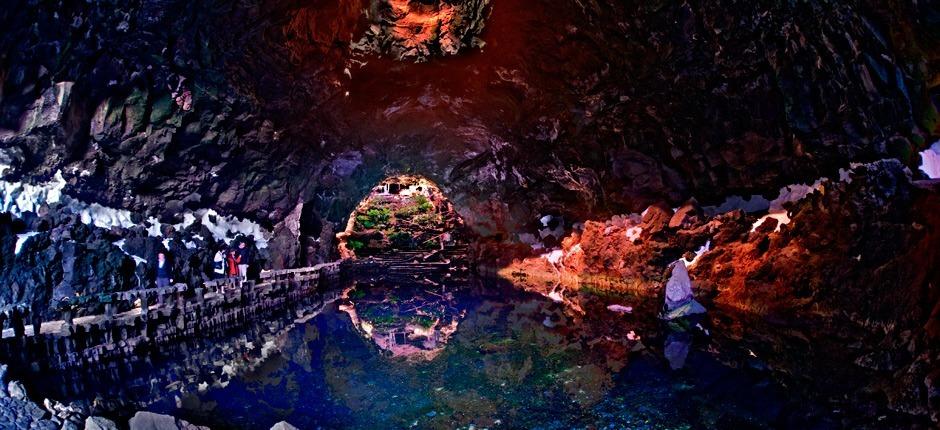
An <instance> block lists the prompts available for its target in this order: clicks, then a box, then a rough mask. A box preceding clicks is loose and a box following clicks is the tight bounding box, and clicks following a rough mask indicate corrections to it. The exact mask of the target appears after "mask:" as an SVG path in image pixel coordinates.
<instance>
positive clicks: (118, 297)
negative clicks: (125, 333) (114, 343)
mask: <svg viewBox="0 0 940 430" xmlns="http://www.w3.org/2000/svg"><path fill="white" fill-rule="evenodd" d="M339 266H340V262H339V261H335V262H331V263H321V264H317V265H315V266H311V267H301V268H295V269H282V270H272V271H263V272H262V274H261V282H260V283H258V284H254V283H253V282H249V283H247V285H248V286H249V288H250V289H251V290H253V289H259V288H263V287H268V286H271V285H272V284H273V283H275V282H277V281H279V280H282V281H283V280H289V279H279V278H290V279H296V280H298V281H306V280H310V279H307V278H306V277H305V276H304V275H308V276H309V275H317V277H315V278H313V279H312V280H317V279H318V278H319V276H318V275H319V274H320V273H321V272H326V273H327V274H329V273H332V272H334V271H335V270H336V269H338V268H339ZM298 275H299V277H298ZM244 285H245V284H241V283H240V280H239V279H238V278H223V279H217V280H210V281H205V282H202V283H201V284H200V285H199V286H198V287H195V288H192V289H191V288H190V286H189V285H187V284H185V283H177V284H174V285H171V286H168V287H155V288H145V289H136V290H126V291H115V292H111V293H101V294H97V295H89V296H82V297H81V299H79V300H77V301H73V300H70V299H66V300H63V301H61V302H60V303H59V307H58V308H59V311H60V312H61V313H62V317H63V318H62V319H61V320H49V321H44V320H43V321H37V320H36V319H35V318H28V317H29V316H32V315H30V309H28V307H21V306H12V307H9V308H8V309H4V310H2V311H0V338H2V337H3V335H2V333H3V327H4V325H5V324H4V322H5V321H7V320H9V321H10V323H9V328H8V330H10V329H12V330H13V332H14V336H20V335H22V336H25V335H26V333H27V332H26V330H25V326H27V325H32V326H34V327H35V324H36V323H39V324H40V327H42V324H45V323H49V324H51V325H58V326H61V325H63V324H65V325H71V324H72V323H73V321H74V318H73V315H74V312H75V310H76V309H77V307H78V306H79V305H87V304H89V303H91V302H92V300H95V301H96V302H97V303H96V304H103V305H105V313H104V314H95V315H86V316H83V317H81V318H80V319H82V320H88V321H93V320H99V319H107V318H113V317H114V316H115V315H114V314H115V311H116V306H115V305H116V302H120V301H125V302H132V301H134V300H136V299H144V300H143V301H142V302H141V303H142V304H143V303H146V304H147V307H146V308H143V307H141V308H140V309H141V313H142V314H147V313H149V312H150V311H151V309H150V298H151V297H154V296H156V297H157V298H158V300H160V303H159V304H162V299H163V298H164V297H165V296H168V295H172V294H179V293H184V292H187V291H190V290H193V291H195V292H196V295H195V297H194V298H193V299H192V300H187V302H199V303H200V304H201V302H202V300H203V299H204V294H205V293H210V292H219V291H218V290H219V287H243V286H244ZM243 291H244V290H243ZM249 291H250V290H249ZM179 301H180V304H181V305H182V306H186V303H185V302H183V301H182V298H181V297H179ZM159 304H158V308H157V309H156V310H159ZM27 320H29V321H28V323H27ZM40 332H42V328H40Z"/></svg>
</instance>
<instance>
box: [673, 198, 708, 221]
mask: <svg viewBox="0 0 940 430" xmlns="http://www.w3.org/2000/svg"><path fill="white" fill-rule="evenodd" d="M701 214H702V208H701V207H699V205H698V202H697V201H695V199H690V200H689V201H688V202H686V204H684V205H682V207H680V208H679V210H677V211H676V213H674V214H673V215H672V217H671V218H669V228H679V227H687V226H689V225H690V224H692V223H693V222H694V221H695V220H696V219H697V218H698V217H699V216H701Z"/></svg>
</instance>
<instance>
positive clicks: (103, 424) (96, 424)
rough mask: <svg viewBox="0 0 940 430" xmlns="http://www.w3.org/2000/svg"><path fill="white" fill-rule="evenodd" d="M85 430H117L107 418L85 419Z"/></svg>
mask: <svg viewBox="0 0 940 430" xmlns="http://www.w3.org/2000/svg"><path fill="white" fill-rule="evenodd" d="M85 430H118V426H117V424H115V423H114V421H111V420H109V419H107V418H102V417H88V418H85Z"/></svg>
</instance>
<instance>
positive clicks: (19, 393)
mask: <svg viewBox="0 0 940 430" xmlns="http://www.w3.org/2000/svg"><path fill="white" fill-rule="evenodd" d="M7 392H9V393H10V397H12V398H14V399H26V387H24V386H23V383H21V382H20V381H10V383H9V384H7Z"/></svg>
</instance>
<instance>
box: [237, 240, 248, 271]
mask: <svg viewBox="0 0 940 430" xmlns="http://www.w3.org/2000/svg"><path fill="white" fill-rule="evenodd" d="M238 259H239V262H238V276H239V277H241V280H242V281H247V280H248V265H250V264H251V250H250V249H248V244H247V243H245V241H241V242H239V243H238Z"/></svg>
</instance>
